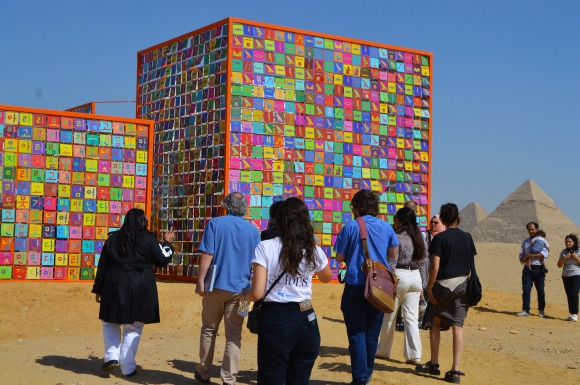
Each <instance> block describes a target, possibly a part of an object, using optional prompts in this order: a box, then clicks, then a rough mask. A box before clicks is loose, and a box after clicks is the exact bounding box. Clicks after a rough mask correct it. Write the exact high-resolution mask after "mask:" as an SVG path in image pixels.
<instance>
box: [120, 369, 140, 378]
mask: <svg viewBox="0 0 580 385" xmlns="http://www.w3.org/2000/svg"><path fill="white" fill-rule="evenodd" d="M136 374H137V369H135V370H133V371H132V372H131V373H129V374H123V377H125V378H131V377H133V376H134V375H136Z"/></svg>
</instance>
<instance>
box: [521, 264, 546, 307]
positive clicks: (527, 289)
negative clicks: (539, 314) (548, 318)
mask: <svg viewBox="0 0 580 385" xmlns="http://www.w3.org/2000/svg"><path fill="white" fill-rule="evenodd" d="M545 279H546V273H544V269H543V268H542V267H541V266H537V267H536V266H532V269H531V270H526V269H524V270H523V271H522V289H523V293H522V310H525V311H527V312H528V313H529V312H530V294H531V292H532V285H535V286H536V292H537V293H538V310H539V311H544V308H545V307H546V295H545V293H544V280H545Z"/></svg>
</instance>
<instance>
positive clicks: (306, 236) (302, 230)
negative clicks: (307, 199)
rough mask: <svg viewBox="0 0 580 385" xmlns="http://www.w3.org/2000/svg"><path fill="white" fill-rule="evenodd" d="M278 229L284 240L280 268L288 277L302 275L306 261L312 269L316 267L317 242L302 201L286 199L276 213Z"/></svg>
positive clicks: (306, 209) (292, 198)
mask: <svg viewBox="0 0 580 385" xmlns="http://www.w3.org/2000/svg"><path fill="white" fill-rule="evenodd" d="M276 227H277V228H278V232H279V233H280V239H281V240H282V250H281V251H280V262H279V263H280V267H281V268H282V270H283V271H284V273H286V274H288V275H293V276H297V275H300V273H301V272H300V263H301V262H302V260H303V259H304V260H305V261H306V263H307V265H308V266H309V267H311V268H315V267H316V257H315V252H316V242H315V241H314V229H313V228H312V224H311V223H310V215H309V213H308V208H307V207H306V205H305V204H304V202H302V201H301V200H300V199H298V198H295V197H291V198H288V199H286V200H285V201H284V202H283V203H282V205H280V207H279V208H278V212H277V213H276Z"/></svg>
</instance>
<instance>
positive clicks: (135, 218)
mask: <svg viewBox="0 0 580 385" xmlns="http://www.w3.org/2000/svg"><path fill="white" fill-rule="evenodd" d="M147 227H149V221H148V220H147V216H146V215H145V211H143V210H141V209H131V210H129V211H128V212H127V214H126V215H125V220H124V221H123V226H121V230H120V231H119V247H120V248H121V250H120V251H121V254H124V255H126V254H129V253H132V252H133V251H134V250H135V247H137V245H138V244H139V241H140V240H141V235H142V234H143V231H147Z"/></svg>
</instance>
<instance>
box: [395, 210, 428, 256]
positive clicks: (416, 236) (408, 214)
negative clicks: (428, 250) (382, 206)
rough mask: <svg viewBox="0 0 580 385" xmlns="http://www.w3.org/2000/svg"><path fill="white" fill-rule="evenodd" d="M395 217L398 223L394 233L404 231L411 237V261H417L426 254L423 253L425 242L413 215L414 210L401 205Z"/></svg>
mask: <svg viewBox="0 0 580 385" xmlns="http://www.w3.org/2000/svg"><path fill="white" fill-rule="evenodd" d="M395 218H397V220H398V221H399V223H400V226H399V228H397V230H396V233H397V234H402V233H403V232H405V233H407V234H408V235H409V237H411V241H413V258H412V261H413V262H418V261H420V260H421V259H423V258H425V257H426V256H427V255H426V254H425V242H423V237H422V236H421V230H419V226H417V217H416V216H415V212H414V211H413V210H412V209H410V208H408V207H403V208H401V209H399V210H398V211H397V213H396V214H395Z"/></svg>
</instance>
